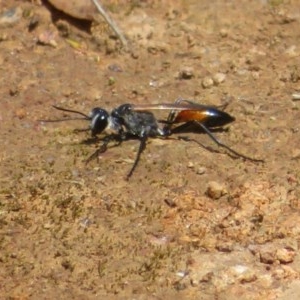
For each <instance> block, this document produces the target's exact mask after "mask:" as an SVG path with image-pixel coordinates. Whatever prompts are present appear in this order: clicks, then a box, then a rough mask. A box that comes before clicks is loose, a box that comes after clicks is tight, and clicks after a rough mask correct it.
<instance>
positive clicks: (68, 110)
mask: <svg viewBox="0 0 300 300" xmlns="http://www.w3.org/2000/svg"><path fill="white" fill-rule="evenodd" d="M52 107H54V108H55V109H57V110H61V111H66V112H70V113H74V114H79V115H81V116H83V117H84V118H85V119H86V120H90V119H91V118H90V117H89V116H88V115H86V114H84V113H82V112H80V111H77V110H73V109H67V108H63V107H59V106H56V105H52ZM74 120H76V119H74Z"/></svg>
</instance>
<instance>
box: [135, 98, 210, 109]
mask: <svg viewBox="0 0 300 300" xmlns="http://www.w3.org/2000/svg"><path fill="white" fill-rule="evenodd" d="M211 108H213V106H207V105H202V104H197V103H194V102H191V101H188V100H185V102H184V103H182V102H181V103H159V104H139V105H132V109H133V110H134V111H145V110H173V111H183V110H192V111H203V110H208V109H211Z"/></svg>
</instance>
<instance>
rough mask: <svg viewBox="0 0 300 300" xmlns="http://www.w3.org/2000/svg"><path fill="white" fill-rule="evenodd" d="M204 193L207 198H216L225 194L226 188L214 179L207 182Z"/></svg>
mask: <svg viewBox="0 0 300 300" xmlns="http://www.w3.org/2000/svg"><path fill="white" fill-rule="evenodd" d="M206 194H207V196H208V197H209V198H211V199H214V200H217V199H219V198H221V197H222V196H223V195H226V194H227V190H226V189H225V187H224V186H223V185H222V184H220V183H218V182H215V181H210V182H209V183H208V187H207V190H206Z"/></svg>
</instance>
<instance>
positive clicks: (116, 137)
mask: <svg viewBox="0 0 300 300" xmlns="http://www.w3.org/2000/svg"><path fill="white" fill-rule="evenodd" d="M123 140H124V139H123V138H122V136H120V135H119V134H111V135H108V136H105V137H104V138H103V139H102V142H103V143H102V145H101V146H100V148H99V149H97V150H96V151H95V152H94V153H93V154H92V155H91V156H90V157H88V159H87V160H86V161H85V163H86V164H88V163H89V162H90V161H92V160H94V159H95V158H98V156H99V154H101V153H104V152H106V150H107V145H108V144H109V143H110V142H112V141H116V142H117V144H116V146H118V145H120V144H121V143H122V142H123Z"/></svg>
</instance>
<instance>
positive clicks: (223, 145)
mask: <svg viewBox="0 0 300 300" xmlns="http://www.w3.org/2000/svg"><path fill="white" fill-rule="evenodd" d="M194 122H195V123H196V124H197V125H199V126H200V127H201V128H202V129H203V130H204V131H205V132H206V133H207V134H208V136H209V137H210V138H211V139H212V140H213V141H214V142H215V143H216V144H217V145H218V146H219V147H222V148H225V149H226V150H228V151H229V152H231V153H233V154H234V155H236V156H238V157H242V158H244V159H245V160H250V161H253V162H264V160H263V159H256V158H252V157H249V156H246V155H243V154H241V153H238V152H237V151H235V150H233V149H231V148H230V147H228V146H227V145H225V144H223V143H222V142H220V141H219V140H218V139H217V138H216V137H215V136H214V135H213V134H212V133H211V131H210V130H209V129H208V128H207V127H206V126H205V125H203V124H202V123H201V122H198V121H194Z"/></svg>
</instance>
